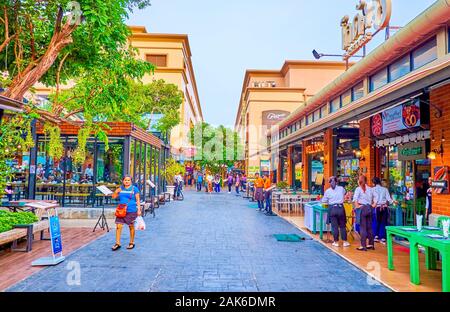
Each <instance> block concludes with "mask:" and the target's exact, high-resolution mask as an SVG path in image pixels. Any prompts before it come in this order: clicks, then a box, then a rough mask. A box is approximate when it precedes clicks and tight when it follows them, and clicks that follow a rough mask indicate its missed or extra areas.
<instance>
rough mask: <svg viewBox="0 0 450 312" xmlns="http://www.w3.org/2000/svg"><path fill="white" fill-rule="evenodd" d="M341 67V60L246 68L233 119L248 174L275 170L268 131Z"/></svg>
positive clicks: (331, 78) (332, 76) (339, 72)
mask: <svg viewBox="0 0 450 312" xmlns="http://www.w3.org/2000/svg"><path fill="white" fill-rule="evenodd" d="M344 70H345V63H343V62H317V61H286V62H285V63H284V65H283V67H282V68H281V70H247V72H246V73H245V77H244V82H243V86H242V93H241V99H240V103H239V108H238V111H237V116H236V121H235V130H236V131H237V132H238V133H239V135H240V137H241V139H242V140H243V143H244V146H245V172H246V174H247V175H249V176H250V177H251V176H253V175H254V174H255V173H256V172H259V173H261V174H269V173H273V172H274V170H273V168H274V163H273V160H272V159H271V155H270V153H269V152H268V150H267V131H268V130H269V129H270V128H271V127H273V126H274V125H276V124H277V123H278V122H279V121H281V120H283V119H284V118H286V117H287V116H288V115H289V114H290V113H291V112H293V111H294V110H295V109H296V108H298V107H302V106H304V105H305V103H306V101H307V100H308V99H309V98H311V97H312V96H313V95H314V94H316V93H317V92H318V91H319V90H320V89H321V88H322V87H323V86H324V85H325V84H326V83H328V82H330V81H331V80H333V79H334V78H336V77H337V76H339V75H340V74H341V73H342V72H343V71H344ZM275 168H276V166H275Z"/></svg>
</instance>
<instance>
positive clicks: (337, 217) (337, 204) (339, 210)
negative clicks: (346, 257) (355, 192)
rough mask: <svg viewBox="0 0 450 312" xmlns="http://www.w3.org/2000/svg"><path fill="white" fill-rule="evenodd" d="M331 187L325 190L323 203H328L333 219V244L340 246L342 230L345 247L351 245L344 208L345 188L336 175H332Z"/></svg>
mask: <svg viewBox="0 0 450 312" xmlns="http://www.w3.org/2000/svg"><path fill="white" fill-rule="evenodd" d="M329 182H330V185H331V187H330V188H329V189H327V190H326V191H325V194H324V196H323V198H322V203H324V204H328V214H329V217H330V220H331V230H332V232H333V239H334V242H333V246H334V247H339V231H340V232H341V238H342V240H343V241H344V245H343V246H344V247H349V246H350V244H349V243H348V242H347V230H346V224H347V217H346V215H345V209H344V197H345V189H344V188H343V187H342V186H340V185H337V183H338V181H337V178H336V177H331V178H330V180H329Z"/></svg>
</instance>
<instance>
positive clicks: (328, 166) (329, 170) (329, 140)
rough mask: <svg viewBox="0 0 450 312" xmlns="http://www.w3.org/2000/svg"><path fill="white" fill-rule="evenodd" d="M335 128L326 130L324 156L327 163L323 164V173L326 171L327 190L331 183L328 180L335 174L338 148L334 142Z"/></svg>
mask: <svg viewBox="0 0 450 312" xmlns="http://www.w3.org/2000/svg"><path fill="white" fill-rule="evenodd" d="M333 142H334V139H333V129H327V130H326V131H325V137H324V147H325V150H324V153H323V154H324V157H325V163H324V165H323V173H324V180H325V190H326V189H327V188H329V186H330V183H328V181H329V180H330V177H332V176H333V175H334V166H335V164H334V149H335V148H336V147H335V146H334V144H333Z"/></svg>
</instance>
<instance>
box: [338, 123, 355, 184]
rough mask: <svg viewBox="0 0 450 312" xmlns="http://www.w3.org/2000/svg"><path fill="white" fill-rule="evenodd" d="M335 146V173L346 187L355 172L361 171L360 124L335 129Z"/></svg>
mask: <svg viewBox="0 0 450 312" xmlns="http://www.w3.org/2000/svg"><path fill="white" fill-rule="evenodd" d="M333 139H334V140H333V148H332V150H333V151H335V155H334V156H335V157H334V159H335V160H336V161H335V164H334V166H333V168H336V170H335V172H334V173H333V174H334V175H335V176H337V177H338V179H339V184H340V185H341V186H343V187H346V186H347V185H348V184H349V180H350V178H351V177H352V175H353V174H354V173H355V172H358V171H359V164H360V157H361V150H360V147H359V125H358V124H357V123H356V124H355V123H352V124H349V125H345V126H342V127H339V128H336V129H334V131H333Z"/></svg>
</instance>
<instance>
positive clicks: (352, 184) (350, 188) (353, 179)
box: [345, 169, 360, 192]
mask: <svg viewBox="0 0 450 312" xmlns="http://www.w3.org/2000/svg"><path fill="white" fill-rule="evenodd" d="M359 175H360V171H359V169H357V170H353V172H352V174H351V175H350V178H349V179H348V183H347V185H346V186H345V190H346V191H347V192H354V191H355V190H356V188H357V187H358V179H359Z"/></svg>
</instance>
